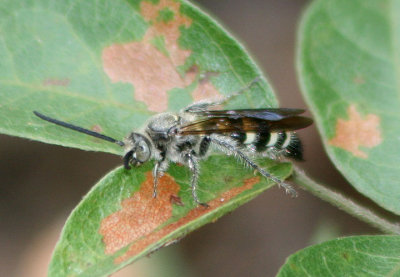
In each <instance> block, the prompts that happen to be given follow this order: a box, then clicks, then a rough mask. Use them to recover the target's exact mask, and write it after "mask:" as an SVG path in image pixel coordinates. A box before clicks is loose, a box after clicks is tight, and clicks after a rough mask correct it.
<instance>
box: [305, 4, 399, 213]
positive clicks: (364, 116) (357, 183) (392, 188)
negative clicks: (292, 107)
mask: <svg viewBox="0 0 400 277" xmlns="http://www.w3.org/2000/svg"><path fill="white" fill-rule="evenodd" d="M399 23H400V4H399V2H398V1H389V0H379V1H377V0H354V1H348V0H335V1H314V2H313V3H312V5H310V7H309V8H308V10H307V12H306V13H305V15H304V17H303V19H302V22H301V26H300V33H299V50H298V74H299V79H300V82H301V86H302V91H303V93H304V95H305V97H306V100H307V102H308V104H309V106H310V107H311V110H312V112H313V113H314V116H315V120H316V123H317V125H318V128H319V131H320V133H321V135H322V137H323V142H324V145H325V148H326V149H327V152H328V154H329V156H330V158H331V159H332V161H333V162H334V163H335V165H336V167H337V168H338V169H339V170H340V171H341V172H342V173H343V175H344V176H345V177H346V178H347V179H348V180H349V181H350V183H351V184H352V185H353V186H354V187H355V188H356V189H357V190H358V191H360V192H361V193H363V194H364V195H366V196H368V197H369V198H371V199H372V200H374V201H375V202H377V203H378V204H379V205H381V206H382V207H384V208H386V209H388V210H390V211H392V212H394V213H396V214H400V201H399V199H400V171H399V170H398V169H399V168H400V155H399V151H398V145H399V137H400V125H399V124H398V122H399V120H400V113H399V110H400V101H399V91H400V83H399V80H400V75H399V67H400V59H399V53H400V52H399V51H400V40H399V39H400V24H399Z"/></svg>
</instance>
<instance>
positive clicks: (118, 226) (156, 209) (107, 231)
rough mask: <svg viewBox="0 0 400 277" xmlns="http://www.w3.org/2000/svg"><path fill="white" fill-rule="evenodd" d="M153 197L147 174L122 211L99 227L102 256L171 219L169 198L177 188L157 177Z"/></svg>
mask: <svg viewBox="0 0 400 277" xmlns="http://www.w3.org/2000/svg"><path fill="white" fill-rule="evenodd" d="M157 192H158V194H157V198H154V197H153V176H152V174H151V172H147V174H146V180H145V181H144V182H143V183H142V184H141V186H140V190H139V191H137V192H135V193H134V194H133V195H132V197H130V198H128V199H125V200H124V201H122V204H121V205H122V209H121V210H120V211H117V212H115V213H113V214H111V215H109V216H107V217H106V218H104V219H103V220H102V222H101V225H100V230H99V233H100V234H101V235H102V236H103V242H104V244H105V253H106V254H113V253H115V252H116V251H118V250H119V249H121V248H122V247H124V246H127V245H128V244H130V243H132V242H134V241H135V240H137V239H139V238H141V237H142V236H147V235H149V234H151V233H152V232H153V231H154V230H155V229H156V228H157V227H159V226H160V225H161V224H163V223H165V221H167V220H168V219H169V218H170V217H171V216H172V205H171V202H170V201H171V200H170V196H171V195H177V194H178V192H179V186H178V184H177V183H176V182H175V181H174V179H173V178H172V177H170V176H169V175H167V174H166V175H164V176H163V177H161V178H160V182H159V188H158V190H157Z"/></svg>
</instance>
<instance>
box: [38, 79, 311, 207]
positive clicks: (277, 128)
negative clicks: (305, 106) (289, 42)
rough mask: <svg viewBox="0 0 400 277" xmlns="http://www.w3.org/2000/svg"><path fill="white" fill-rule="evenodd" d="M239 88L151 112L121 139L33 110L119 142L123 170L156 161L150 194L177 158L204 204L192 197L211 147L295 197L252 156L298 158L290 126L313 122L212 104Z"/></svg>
mask: <svg viewBox="0 0 400 277" xmlns="http://www.w3.org/2000/svg"><path fill="white" fill-rule="evenodd" d="M254 82H255V81H253V82H252V83H251V84H250V85H248V86H247V88H249V87H250V86H251V85H252V84H253V83H254ZM243 90H244V89H243ZM243 90H241V91H240V92H238V93H236V94H232V95H231V96H228V97H225V98H223V99H221V100H203V101H199V102H196V103H193V104H192V105H190V106H188V107H186V108H185V109H183V110H182V111H180V112H178V113H172V112H166V113H160V114H156V115H154V116H152V117H151V118H150V119H149V120H148V122H147V123H146V125H145V127H144V128H143V129H142V130H141V131H140V132H131V133H130V134H129V135H128V136H127V137H126V138H125V139H124V140H123V141H120V140H116V139H114V138H111V137H109V136H106V135H103V134H101V133H98V132H94V131H91V130H88V129H85V128H82V127H79V126H76V125H73V124H70V123H67V122H64V121H60V120H57V119H54V118H51V117H48V116H46V115H44V114H42V113H39V112H37V111H34V112H33V113H34V114H35V115H36V116H38V117H39V118H41V119H43V120H46V121H48V122H51V123H54V124H57V125H59V126H62V127H65V128H69V129H72V130H74V131H78V132H81V133H84V134H87V135H90V136H93V137H96V138H100V139H103V140H106V141H109V142H112V143H116V144H117V145H119V146H121V147H124V148H125V152H124V156H123V164H124V167H125V168H126V169H130V168H131V166H134V167H137V166H140V165H142V164H143V163H145V162H147V161H149V160H155V166H154V169H153V176H154V189H153V197H156V196H157V186H158V180H159V178H160V177H161V176H162V175H163V174H164V173H165V172H166V171H167V169H168V166H169V164H170V163H171V162H172V163H180V164H183V165H186V166H187V167H189V169H190V171H191V174H192V177H191V181H190V185H191V190H192V196H193V200H194V201H195V202H196V204H198V205H202V206H206V207H207V206H208V205H207V204H206V203H203V202H201V201H200V200H199V198H198V196H197V184H198V179H199V174H200V165H199V162H200V161H201V160H203V159H206V158H207V157H208V155H209V154H210V153H211V152H212V151H211V148H214V149H216V150H220V151H222V152H223V153H225V154H227V155H234V156H235V157H236V158H237V159H238V160H240V161H242V162H243V163H244V164H245V165H247V166H249V167H250V168H252V169H254V170H255V171H257V172H259V173H260V174H261V175H262V176H264V177H265V178H268V179H271V180H272V181H274V182H275V183H277V184H278V185H279V186H281V187H283V188H284V189H285V190H286V192H287V193H289V194H291V195H292V196H296V191H295V190H294V189H293V188H292V187H291V186H290V185H288V184H286V183H284V182H283V181H282V180H280V179H278V178H276V177H274V176H273V175H271V174H270V173H269V172H267V171H266V170H265V169H263V168H262V167H260V166H259V165H258V164H257V163H256V162H255V161H254V159H253V157H257V156H261V157H268V158H272V159H279V158H281V157H287V158H291V159H294V160H302V159H303V148H302V144H301V142H300V140H299V138H298V136H297V134H296V133H295V131H296V130H298V129H302V128H305V127H307V126H309V125H311V124H312V122H313V121H312V119H311V118H308V117H304V116H300V114H302V113H303V112H304V110H302V109H288V108H264V109H233V110H220V109H216V108H215V107H216V106H219V105H222V104H224V103H226V102H227V101H228V100H229V99H230V98H231V97H234V96H236V95H238V94H239V93H241V92H242V91H243Z"/></svg>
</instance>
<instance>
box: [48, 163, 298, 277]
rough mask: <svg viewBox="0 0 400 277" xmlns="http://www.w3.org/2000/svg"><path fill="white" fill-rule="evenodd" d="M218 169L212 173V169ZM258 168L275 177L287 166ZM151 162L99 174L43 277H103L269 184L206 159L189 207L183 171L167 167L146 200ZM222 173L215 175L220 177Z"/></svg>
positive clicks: (242, 170) (150, 184)
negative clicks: (201, 203) (200, 203)
mask: <svg viewBox="0 0 400 277" xmlns="http://www.w3.org/2000/svg"><path fill="white" fill-rule="evenodd" d="M216 165H218V167H220V168H223V169H224V170H223V171H222V172H223V174H215V171H214V168H215V166H216ZM262 165H263V166H265V167H267V168H268V169H270V171H271V173H273V174H275V175H276V176H279V177H280V178H285V177H287V176H288V175H289V174H290V172H291V165H290V164H281V165H280V166H274V164H272V163H271V162H266V161H265V162H263V163H262ZM152 166H153V164H152V163H149V164H146V165H144V166H142V167H140V168H138V169H136V170H131V171H126V170H124V169H123V168H118V169H116V170H114V171H112V172H111V173H109V174H108V175H107V176H105V177H104V178H103V179H102V180H101V181H100V182H99V183H98V184H97V185H96V186H95V187H94V188H93V189H92V190H91V191H90V192H89V193H88V194H87V195H86V196H85V198H84V199H83V200H82V202H81V203H80V204H79V205H78V206H77V207H76V208H75V210H74V211H73V212H72V214H71V216H70V217H69V219H68V221H67V223H66V225H65V227H64V230H63V233H62V235H61V238H60V240H59V242H58V244H57V247H56V249H55V252H54V254H53V259H52V261H51V264H50V269H49V276H78V275H79V276H91V277H92V276H103V275H108V274H111V273H112V272H115V271H116V270H118V269H120V268H122V267H124V266H125V265H127V264H129V263H131V262H132V261H135V260H137V259H139V258H141V257H143V256H146V255H148V254H150V253H151V252H153V251H155V250H157V249H158V248H160V247H163V246H166V245H168V244H170V243H173V242H175V241H176V240H178V239H180V238H182V237H183V236H185V235H186V234H187V233H189V232H191V231H193V230H194V229H197V228H199V227H201V226H202V225H204V224H207V223H210V222H214V221H215V220H216V219H217V218H219V217H221V216H222V215H224V214H226V213H228V212H230V211H232V210H234V209H235V208H237V207H238V206H240V205H242V204H244V203H245V202H247V201H249V200H250V199H252V198H254V197H255V196H257V195H258V194H260V193H261V192H262V191H264V190H266V189H267V188H268V187H270V186H272V185H273V183H271V181H270V180H266V179H264V178H262V179H261V178H260V177H254V174H253V172H252V171H251V170H248V169H246V168H243V167H242V166H240V165H238V164H237V163H236V161H235V159H234V158H226V157H222V156H212V157H210V158H209V159H208V160H207V161H205V162H202V163H201V167H202V172H203V174H202V175H201V176H200V186H199V197H200V200H201V201H204V202H207V203H208V204H209V205H210V207H209V208H204V207H202V206H197V207H196V205H195V203H194V202H193V199H192V196H191V190H190V187H189V186H188V182H189V180H190V172H189V170H187V169H185V168H182V167H181V166H178V165H172V167H171V168H170V169H169V170H168V175H167V176H164V177H163V178H162V179H161V184H160V186H159V191H158V196H157V198H156V199H154V198H153V197H152V189H153V179H152V174H151V170H152ZM222 172H221V173H222Z"/></svg>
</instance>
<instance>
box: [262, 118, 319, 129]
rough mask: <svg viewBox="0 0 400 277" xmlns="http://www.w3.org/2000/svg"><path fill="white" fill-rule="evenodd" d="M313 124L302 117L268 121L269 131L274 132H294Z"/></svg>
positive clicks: (308, 119) (310, 120)
mask: <svg viewBox="0 0 400 277" xmlns="http://www.w3.org/2000/svg"><path fill="white" fill-rule="evenodd" d="M312 123H313V120H312V119H311V118H309V117H304V116H292V117H287V118H284V119H282V120H279V121H270V122H269V130H270V131H271V132H274V131H275V132H276V131H295V130H299V129H303V128H306V127H308V126H310V125H311V124H312Z"/></svg>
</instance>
